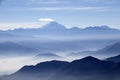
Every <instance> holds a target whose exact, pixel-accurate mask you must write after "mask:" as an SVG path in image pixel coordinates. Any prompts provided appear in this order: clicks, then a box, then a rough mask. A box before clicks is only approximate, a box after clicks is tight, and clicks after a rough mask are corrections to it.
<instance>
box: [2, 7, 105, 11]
mask: <svg viewBox="0 0 120 80" xmlns="http://www.w3.org/2000/svg"><path fill="white" fill-rule="evenodd" d="M4 9H5V8H4ZM102 9H106V7H32V8H24V9H23V8H7V9H5V10H9V11H66V10H67V11H83V10H84V11H86V10H102Z"/></svg>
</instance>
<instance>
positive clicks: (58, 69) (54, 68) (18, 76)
mask: <svg viewBox="0 0 120 80" xmlns="http://www.w3.org/2000/svg"><path fill="white" fill-rule="evenodd" d="M96 79H97V80H119V79H120V63H113V62H109V61H103V60H99V59H97V58H94V57H92V56H88V57H85V58H82V59H79V60H74V61H72V62H65V61H49V62H42V63H39V64H37V65H35V66H24V67H23V68H21V69H20V70H19V71H17V72H16V73H14V74H12V75H9V76H5V77H4V78H3V79H2V80H96Z"/></svg>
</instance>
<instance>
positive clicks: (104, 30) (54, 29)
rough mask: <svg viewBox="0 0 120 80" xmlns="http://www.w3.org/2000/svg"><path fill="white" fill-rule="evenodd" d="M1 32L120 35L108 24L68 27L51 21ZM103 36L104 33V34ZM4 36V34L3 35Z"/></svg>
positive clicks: (17, 33) (24, 34)
mask: <svg viewBox="0 0 120 80" xmlns="http://www.w3.org/2000/svg"><path fill="white" fill-rule="evenodd" d="M0 34H4V35H8V34H9V35H11V36H12V35H14V36H15V35H17V36H18V35H19V36H20V35H21V36H28V35H101V34H104V35H115V34H116V36H118V34H120V30H117V29H113V28H110V27H108V26H94V27H91V26H90V27H86V28H78V27H73V28H69V29H68V28H66V27H65V26H64V25H62V24H59V23H57V22H51V23H49V24H47V25H45V26H43V27H42V28H31V29H23V28H20V29H14V30H6V31H0ZM102 36H103V35H102ZM2 37H3V36H2Z"/></svg>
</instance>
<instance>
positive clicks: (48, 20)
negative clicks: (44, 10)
mask: <svg viewBox="0 0 120 80" xmlns="http://www.w3.org/2000/svg"><path fill="white" fill-rule="evenodd" d="M39 21H40V22H53V21H54V19H52V18H40V19H39Z"/></svg>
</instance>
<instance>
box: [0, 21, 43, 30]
mask: <svg viewBox="0 0 120 80" xmlns="http://www.w3.org/2000/svg"><path fill="white" fill-rule="evenodd" d="M42 25H44V24H42V23H40V22H28V23H27V22H26V23H0V30H8V29H10V30H13V29H18V28H40V27H42Z"/></svg>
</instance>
